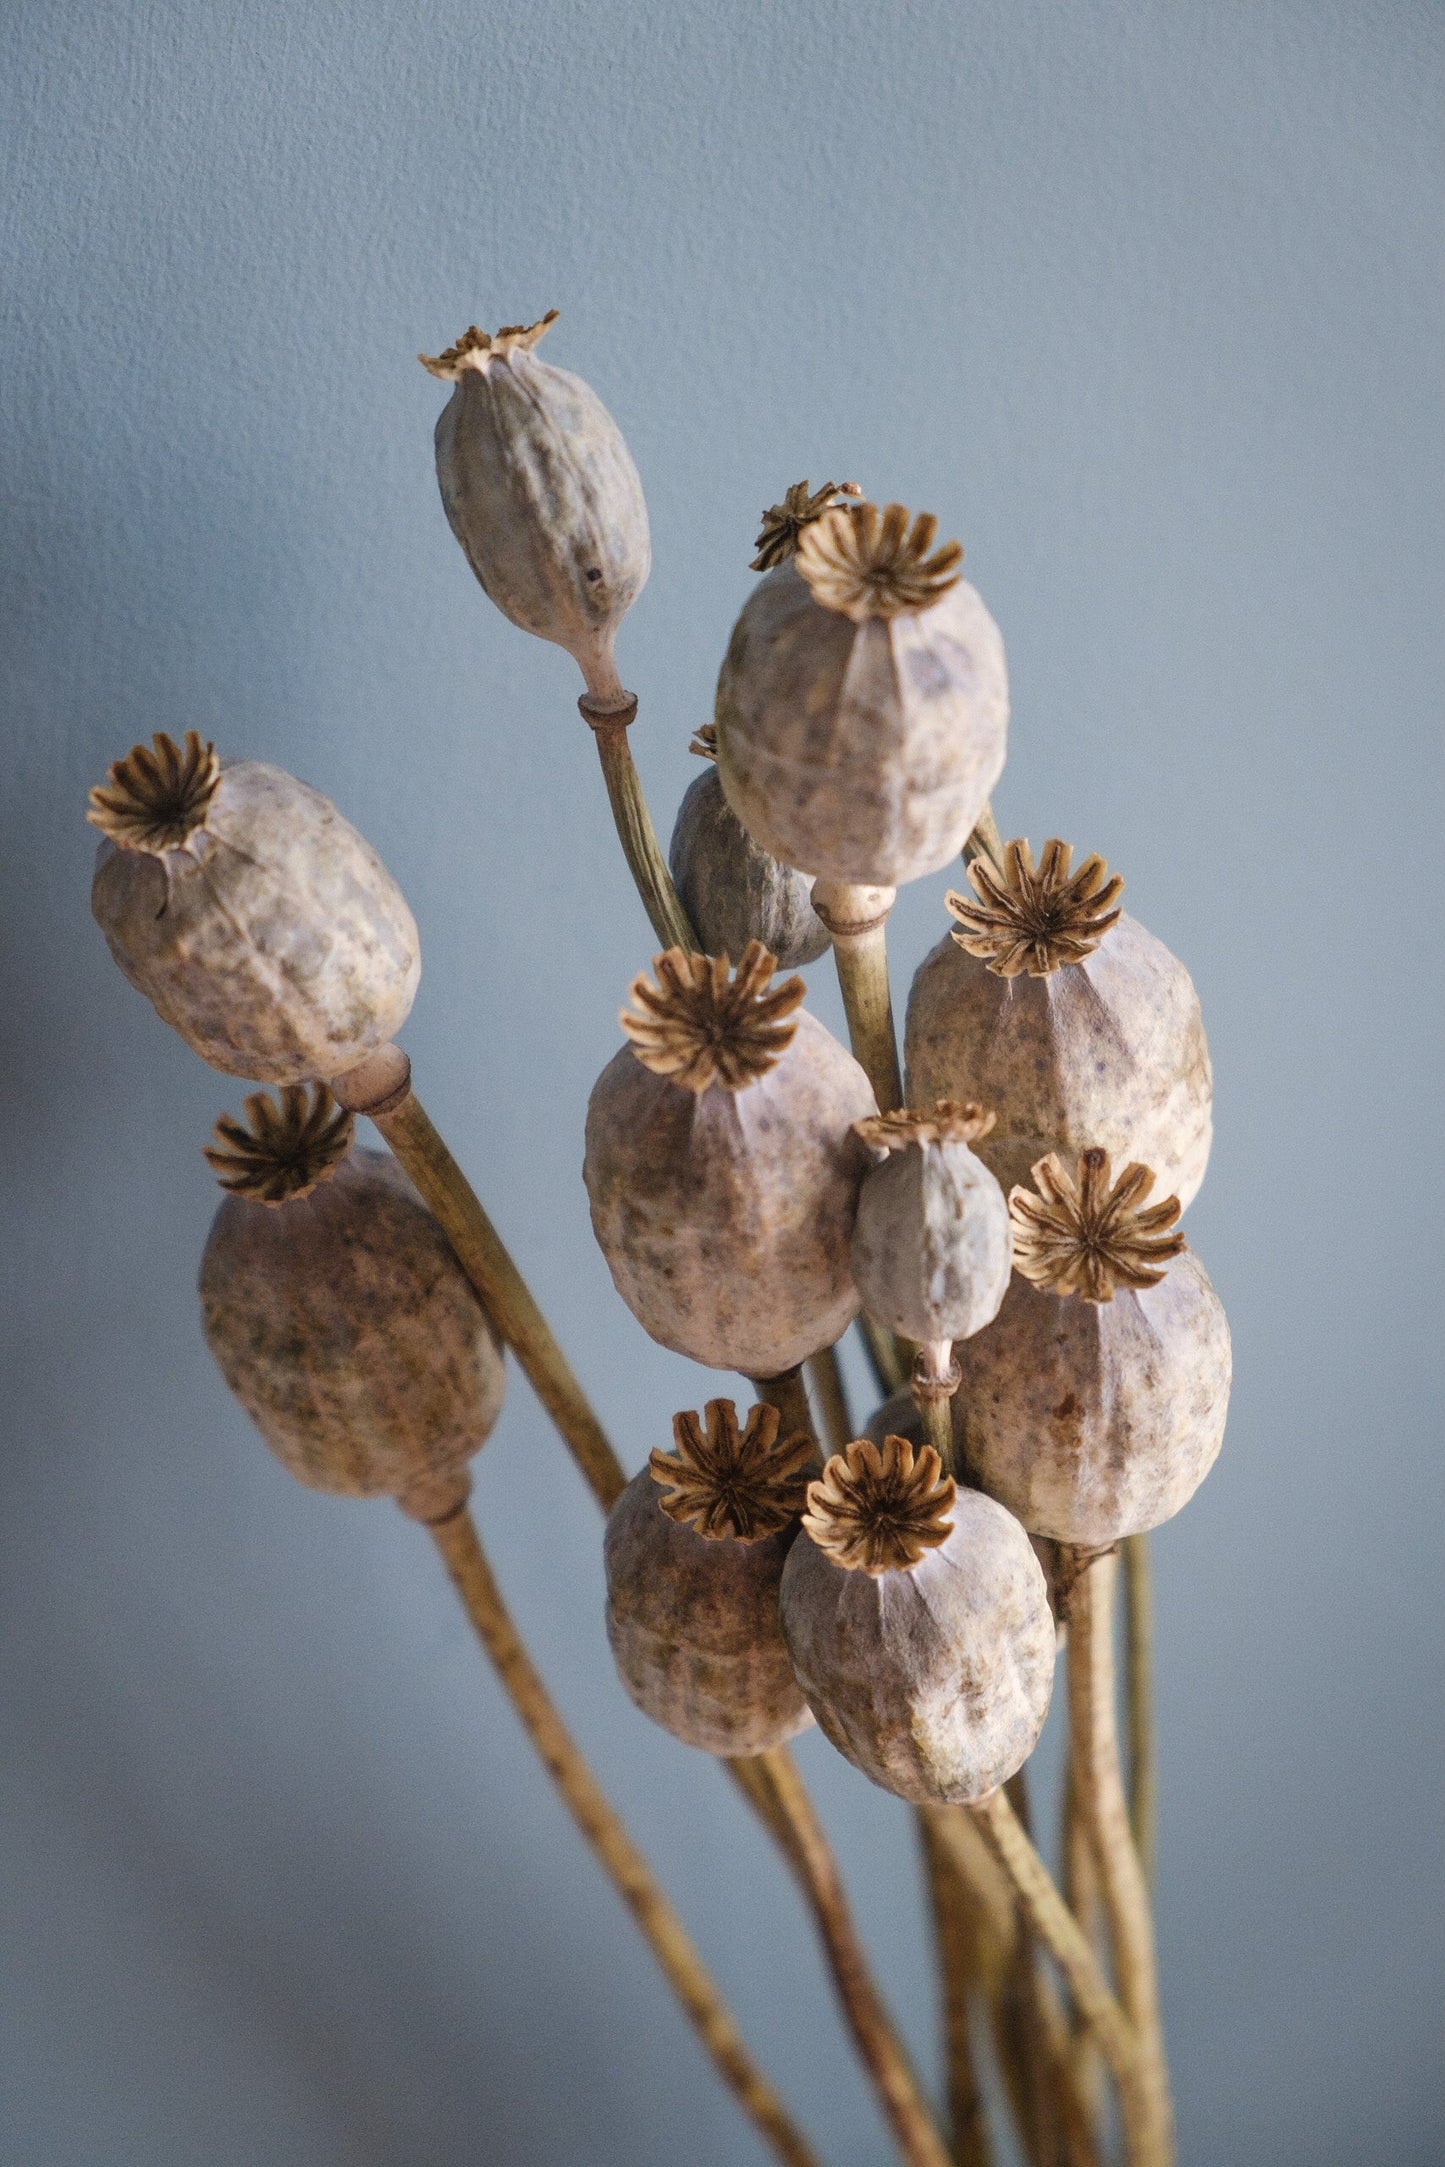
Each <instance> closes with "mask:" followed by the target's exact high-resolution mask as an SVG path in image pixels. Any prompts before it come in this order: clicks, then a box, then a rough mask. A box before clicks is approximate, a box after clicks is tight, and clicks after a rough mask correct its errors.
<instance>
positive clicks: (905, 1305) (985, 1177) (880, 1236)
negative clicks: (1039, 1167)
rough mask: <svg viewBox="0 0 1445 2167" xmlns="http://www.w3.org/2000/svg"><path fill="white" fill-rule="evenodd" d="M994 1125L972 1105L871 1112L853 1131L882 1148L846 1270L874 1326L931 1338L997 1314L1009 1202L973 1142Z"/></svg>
mask: <svg viewBox="0 0 1445 2167" xmlns="http://www.w3.org/2000/svg"><path fill="white" fill-rule="evenodd" d="M992 1127H993V1115H992V1114H991V1113H985V1112H984V1111H983V1109H982V1108H981V1107H978V1106H959V1105H955V1104H953V1103H951V1102H950V1101H948V1100H946V1099H945V1100H942V1101H940V1103H939V1104H938V1105H936V1106H934V1107H933V1109H932V1110H931V1112H928V1113H912V1112H908V1111H906V1110H905V1111H902V1112H899V1113H893V1114H877V1115H875V1116H874V1117H873V1118H872V1119H871V1120H868V1121H862V1122H860V1123H859V1124H858V1133H859V1135H860V1137H861V1138H862V1139H863V1142H864V1143H865V1144H867V1145H868V1146H869V1147H870V1148H871V1149H872V1150H874V1151H876V1152H879V1153H881V1154H882V1156H881V1158H880V1159H879V1162H878V1164H876V1165H875V1166H872V1167H870V1169H869V1171H868V1172H867V1173H866V1174H865V1175H864V1177H863V1187H862V1190H861V1192H860V1194H859V1198H858V1217H857V1221H856V1223H855V1225H854V1228H853V1248H852V1262H853V1277H854V1279H855V1280H856V1281H857V1282H858V1291H859V1293H860V1294H861V1295H862V1297H863V1307H864V1308H865V1309H866V1310H867V1312H868V1314H869V1316H870V1317H872V1318H873V1320H874V1322H875V1323H877V1324H881V1325H885V1326H886V1327H887V1329H888V1330H889V1331H891V1332H899V1333H901V1334H902V1335H903V1337H904V1338H905V1339H913V1340H918V1341H919V1342H921V1343H924V1344H934V1343H936V1342H938V1341H942V1340H953V1339H967V1338H968V1337H969V1335H970V1334H971V1333H973V1332H977V1331H979V1330H981V1329H982V1327H983V1326H984V1325H985V1324H987V1323H988V1322H989V1320H990V1318H992V1317H995V1316H997V1314H998V1307H999V1304H1000V1302H1001V1301H1002V1300H1003V1298H1004V1294H1005V1292H1006V1291H1007V1288H1008V1281H1009V1272H1010V1270H1011V1269H1012V1266H1013V1233H1012V1229H1011V1226H1010V1222H1009V1209H1008V1200H1007V1198H1006V1197H1005V1196H1004V1193H1003V1191H1002V1189H1001V1188H1000V1187H999V1185H998V1183H997V1182H996V1181H995V1180H994V1178H993V1175H992V1174H991V1173H990V1172H989V1170H988V1168H987V1167H986V1166H984V1165H983V1164H982V1163H981V1161H980V1160H979V1159H977V1158H975V1157H974V1153H973V1149H972V1147H973V1146H974V1145H975V1144H977V1143H978V1142H979V1140H980V1139H981V1138H983V1137H986V1136H987V1135H988V1133H989V1130H990V1129H991V1128H992Z"/></svg>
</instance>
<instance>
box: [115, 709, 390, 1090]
mask: <svg viewBox="0 0 1445 2167" xmlns="http://www.w3.org/2000/svg"><path fill="white" fill-rule="evenodd" d="M86 817H87V818H88V819H89V820H90V822H91V823H92V825H93V826H95V827H97V828H99V829H100V831H101V834H102V836H103V837H104V838H105V840H104V841H103V842H102V843H101V846H100V850H99V852H98V854H97V858H96V867H95V879H94V883H93V885H92V888H91V898H90V901H91V909H92V911H93V912H94V914H95V919H96V922H97V924H98V925H99V927H100V929H101V931H102V932H103V933H104V935H105V937H106V940H107V942H108V943H109V946H110V952H111V954H112V955H113V956H114V957H115V960H116V962H117V963H118V964H119V965H120V967H121V969H122V971H123V972H124V973H125V975H126V977H127V978H128V979H129V980H130V982H131V984H132V985H133V986H135V987H137V988H138V989H139V991H140V992H142V993H143V994H145V996H146V998H147V999H148V1000H149V1001H150V1002H151V1003H152V1004H153V1006H154V1007H155V1009H156V1011H157V1013H158V1014H159V1015H160V1017H161V1018H162V1020H163V1021H164V1022H166V1023H169V1024H171V1025H172V1026H173V1027H174V1028H175V1029H176V1030H177V1031H179V1032H180V1034H181V1036H182V1038H183V1039H184V1040H185V1041H186V1043H187V1045H188V1046H190V1047H191V1048H192V1049H193V1051H194V1052H196V1053H198V1054H199V1055H200V1056H201V1059H202V1060H203V1061H208V1062H209V1063H210V1065H211V1067H212V1068H219V1069H224V1070H225V1071H226V1072H227V1074H229V1075H232V1076H246V1077H250V1078H251V1079H252V1080H254V1081H255V1082H257V1083H279V1084H290V1083H303V1082H307V1081H309V1080H310V1079H311V1078H312V1077H315V1076H337V1075H340V1074H341V1073H342V1072H343V1071H344V1070H346V1069H349V1068H354V1067H355V1066H356V1065H357V1064H358V1062H360V1061H362V1060H364V1059H365V1058H366V1056H367V1055H368V1054H371V1053H374V1052H375V1051H376V1050H377V1049H378V1048H379V1047H382V1046H385V1045H387V1044H389V1042H390V1041H391V1039H392V1038H393V1037H394V1036H395V1034H396V1033H397V1032H398V1031H399V1030H400V1029H401V1026H402V1024H403V1023H404V1022H405V1021H406V1018H407V1016H408V1015H409V1014H410V1012H411V1004H412V1001H413V999H414V998H415V996H416V987H417V980H418V978H419V977H420V976H421V947H420V943H419V941H418V939H417V930H416V922H415V920H414V919H413V917H412V915H411V912H410V911H409V910H408V909H407V906H406V898H405V896H403V894H402V892H401V890H400V889H399V888H398V886H397V884H396V882H395V881H394V880H393V879H392V877H391V875H390V873H388V872H387V870H386V867H385V866H384V865H383V864H382V862H381V860H380V858H378V856H377V855H376V852H375V851H374V850H373V849H372V848H371V845H370V844H369V843H367V842H366V841H364V840H363V838H362V837H361V836H359V835H358V834H357V832H356V830H355V828H353V827H352V826H351V825H350V823H349V822H348V821H345V820H343V819H342V817H341V815H340V813H339V812H337V810H336V807H335V806H334V805H333V804H332V803H331V802H330V800H329V799H328V798H324V797H322V795H321V793H320V791H318V790H313V789H311V788H310V786H309V785H308V784H306V783H302V782H297V781H296V779H295V777H294V776H292V775H288V774H287V773H286V772H285V770H284V769H282V768H278V767H270V766H268V765H267V764H266V763H265V762H264V761H260V760H237V761H234V762H231V763H228V764H226V765H224V766H223V765H222V763H221V762H220V761H219V760H218V759H217V758H216V751H215V747H214V746H213V745H207V744H203V743H202V741H201V739H200V737H199V736H198V735H197V733H196V732H195V731H194V730H189V731H187V733H186V741H185V747H184V750H182V749H181V748H180V747H178V746H177V745H175V744H174V743H173V742H172V740H171V739H170V738H168V737H165V736H158V737H156V738H155V739H154V741H153V750H147V748H146V747H145V746H144V745H136V746H134V747H133V748H132V750H131V752H130V753H129V755H128V756H127V757H126V758H125V759H124V760H118V761H117V762H116V764H115V765H114V767H112V769H111V771H110V780H109V782H108V783H107V784H103V785H102V786H100V787H99V788H97V789H95V790H92V791H91V793H90V811H89V813H88V814H87V816H86Z"/></svg>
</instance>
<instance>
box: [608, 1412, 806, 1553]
mask: <svg viewBox="0 0 1445 2167" xmlns="http://www.w3.org/2000/svg"><path fill="white" fill-rule="evenodd" d="M779 1424H780V1417H779V1414H778V1410H777V1408H776V1407H771V1406H769V1405H768V1404H767V1402H766V1401H763V1402H760V1403H759V1405H758V1406H756V1407H754V1408H753V1410H752V1412H751V1413H750V1414H749V1416H748V1419H747V1423H746V1425H745V1426H744V1427H742V1428H739V1425H738V1411H737V1407H736V1405H735V1404H734V1402H733V1401H732V1400H709V1401H708V1403H707V1406H706V1407H705V1408H704V1410H703V1414H702V1416H701V1417H699V1416H698V1415H696V1414H692V1413H683V1414H677V1415H674V1416H673V1418H672V1436H673V1442H674V1444H675V1445H676V1447H677V1450H676V1451H675V1452H663V1451H660V1450H654V1452H653V1453H652V1456H651V1459H650V1461H649V1463H648V1464H649V1466H650V1468H651V1471H652V1479H653V1481H654V1482H655V1483H656V1484H657V1485H658V1488H659V1489H660V1490H661V1491H662V1492H663V1493H664V1494H663V1495H662V1496H661V1497H659V1499H658V1504H659V1506H660V1507H661V1509H662V1511H663V1512H665V1513H666V1515H667V1517H668V1519H669V1520H675V1521H677V1523H678V1524H679V1526H681V1527H691V1528H693V1529H695V1530H696V1532H697V1533H698V1534H699V1535H703V1536H706V1537H707V1539H708V1540H709V1541H710V1542H715V1541H721V1540H725V1539H727V1538H728V1537H731V1538H732V1539H733V1540H735V1541H737V1542H745V1543H751V1542H761V1541H762V1539H763V1537H764V1536H766V1535H776V1534H778V1533H780V1532H781V1530H782V1529H783V1528H785V1527H788V1526H790V1525H791V1524H792V1522H793V1521H794V1520H796V1519H797V1517H798V1515H799V1513H800V1512H801V1511H802V1509H803V1504H804V1501H805V1493H806V1490H807V1476H806V1473H805V1470H806V1468H807V1466H808V1463H809V1461H811V1460H812V1459H813V1440H812V1438H811V1437H809V1436H808V1435H807V1434H806V1432H803V1431H798V1432H796V1433H795V1434H794V1435H792V1436H790V1437H787V1438H785V1439H784V1440H783V1441H782V1443H781V1444H780V1443H779V1442H778V1429H779ZM813 1464H814V1465H816V1464H817V1463H816V1462H814V1463H813Z"/></svg>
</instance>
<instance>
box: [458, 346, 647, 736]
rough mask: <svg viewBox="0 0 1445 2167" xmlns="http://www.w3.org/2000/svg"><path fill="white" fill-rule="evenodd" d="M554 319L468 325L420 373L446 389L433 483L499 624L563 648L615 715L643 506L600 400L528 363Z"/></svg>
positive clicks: (640, 580)
mask: <svg viewBox="0 0 1445 2167" xmlns="http://www.w3.org/2000/svg"><path fill="white" fill-rule="evenodd" d="M556 318H557V311H556V310H555V309H550V310H549V311H548V313H547V314H546V315H545V316H544V317H542V318H541V320H540V321H539V322H537V323H534V324H530V325H526V326H523V325H521V324H507V325H504V326H503V328H502V329H501V330H500V331H498V332H496V333H492V334H489V333H487V332H485V331H479V330H478V329H477V328H476V326H475V325H473V326H472V328H471V329H470V330H469V331H466V332H464V333H463V334H462V336H461V338H459V339H458V340H457V343H456V345H455V346H449V347H448V348H447V350H446V352H445V353H444V354H439V355H436V356H435V357H433V356H429V355H427V354H422V355H420V356H419V359H420V361H421V363H422V366H423V368H425V369H428V370H430V372H431V374H432V375H433V376H435V377H438V378H440V379H441V381H442V382H443V383H448V384H451V385H452V386H453V387H454V388H453V391H452V395H451V398H450V400H449V401H448V403H447V405H446V406H445V407H443V409H442V412H441V415H440V417H439V419H438V421H437V427H436V454H437V480H438V481H439V482H440V484H441V492H442V503H443V504H444V505H445V507H446V515H447V518H448V520H449V521H450V522H451V529H452V532H453V534H454V535H455V536H456V538H457V540H458V541H459V542H460V543H461V545H462V549H463V551H464V553H465V555H466V559H467V562H468V564H469V565H470V566H471V568H472V570H473V571H474V572H475V573H476V575H477V578H478V579H479V580H480V582H481V584H482V587H483V589H484V590H485V592H486V593H487V594H488V595H489V596H490V598H491V600H492V601H493V602H495V603H496V605H497V607H498V609H499V610H501V611H502V613H503V615H504V616H507V617H510V618H511V620H512V622H513V624H515V625H520V626H521V627H522V630H523V631H524V632H534V633H535V634H536V635H537V637H538V638H539V639H544V640H552V641H554V642H555V643H556V645H557V646H559V647H565V648H566V649H567V652H568V653H569V654H570V655H572V656H573V657H574V658H575V660H576V662H577V665H578V667H579V668H580V670H581V672H582V675H583V676H584V677H585V678H586V680H587V691H588V694H589V696H590V697H591V698H592V699H594V700H596V701H598V702H599V704H601V705H603V706H611V705H616V704H617V703H619V702H620V701H621V700H622V699H623V698H624V697H625V696H624V694H623V691H622V687H621V684H620V682H619V680H618V676H617V670H616V666H615V664H614V662H613V658H612V650H613V643H614V641H615V640H616V637H617V627H618V626H619V625H620V624H621V622H622V619H623V617H624V616H625V615H626V613H627V611H628V610H629V609H630V608H631V606H632V604H633V603H634V602H635V601H636V599H637V596H638V595H639V594H640V593H641V591H642V588H643V586H644V584H645V582H646V579H647V574H648V570H649V568H650V566H651V562H652V552H651V547H650V544H649V542H648V534H647V506H646V504H645V503H644V501H643V496H642V483H641V482H640V481H639V479H638V475H637V469H636V467H635V466H634V465H633V463H632V454H631V452H629V450H628V449H627V446H626V444H625V442H624V441H623V437H622V431H621V430H620V429H619V428H618V426H617V424H616V422H615V421H614V420H613V419H612V416H611V415H610V414H609V413H608V411H607V409H606V407H605V406H604V405H603V404H602V401H601V400H600V399H599V398H598V396H597V394H596V392H595V391H593V390H592V389H591V387H590V386H589V385H587V384H584V383H583V381H582V379H581V377H580V376H573V375H572V374H571V373H570V371H569V370H567V369H557V368H553V367H552V366H551V364H550V363H548V362H546V361H540V360H539V359H538V358H537V352H536V348H537V343H538V341H539V340H540V339H541V338H542V337H543V335H544V333H545V332H546V331H547V329H548V328H549V326H550V325H551V324H553V323H555V321H556Z"/></svg>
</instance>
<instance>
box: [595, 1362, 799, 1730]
mask: <svg viewBox="0 0 1445 2167" xmlns="http://www.w3.org/2000/svg"><path fill="white" fill-rule="evenodd" d="M673 1438H674V1442H675V1444H676V1448H677V1449H676V1451H675V1452H670V1453H669V1452H656V1451H655V1452H654V1453H653V1454H652V1458H651V1462H650V1464H649V1466H647V1467H645V1468H644V1469H643V1470H642V1472H641V1474H640V1475H636V1476H634V1477H633V1479H632V1481H631V1482H630V1483H629V1484H628V1485H627V1488H626V1489H625V1490H624V1491H623V1493H622V1495H621V1497H620V1498H619V1499H618V1500H617V1503H616V1504H615V1505H614V1506H613V1508H612V1512H611V1515H610V1517H609V1519H608V1522H607V1535H606V1539H605V1542H604V1545H603V1556H604V1562H605V1565H606V1571H607V1638H608V1641H609V1643H610V1645H611V1648H612V1655H613V1659H614V1661H615V1662H616V1665H617V1672H618V1676H619V1677H620V1678H621V1680H622V1683H623V1685H624V1686H625V1687H626V1689H627V1691H628V1693H629V1695H630V1696H631V1698H632V1699H633V1700H634V1701H635V1702H636V1704H637V1706H638V1707H639V1708H640V1709H641V1710H642V1712H643V1714H644V1715H647V1716H650V1717H651V1718H652V1720H653V1722H654V1723H660V1724H661V1725H662V1727H663V1729H664V1730H667V1731H671V1733H672V1735H673V1737H674V1738H680V1739H681V1740H682V1742H683V1744H684V1745H688V1746H698V1747H700V1748H701V1749H702V1750H703V1752H705V1753H721V1754H726V1755H728V1756H729V1757H730V1758H735V1757H737V1756H740V1755H747V1754H753V1753H768V1752H771V1751H772V1749H773V1747H774V1746H781V1745H784V1744H786V1742H787V1740H788V1739H790V1738H794V1737H796V1736H797V1734H798V1732H799V1731H801V1730H806V1729H807V1727H808V1726H809V1724H811V1722H812V1720H813V1717H812V1712H811V1710H810V1709H809V1707H808V1704H807V1702H806V1701H805V1700H804V1699H803V1696H802V1694H801V1693H800V1692H799V1690H798V1684H797V1680H796V1679H795V1678H794V1676H793V1666H792V1664H791V1663H790V1661H789V1660H788V1650H787V1646H786V1644H785V1642H784V1640H783V1629H782V1626H781V1624H780V1622H779V1619H778V1587H779V1584H780V1582H781V1580H782V1577H783V1565H784V1563H785V1561H786V1559H787V1555H788V1551H789V1549H790V1547H791V1546H792V1543H793V1540H794V1537H795V1536H796V1534H797V1532H798V1516H799V1514H800V1513H801V1511H802V1509H803V1501H804V1493H805V1491H806V1488H807V1481H808V1475H809V1473H810V1472H813V1471H815V1470H816V1466H817V1461H816V1457H815V1454H814V1449H813V1441H812V1439H811V1438H810V1437H807V1436H805V1435H801V1434H800V1435H797V1436H793V1437H789V1438H785V1439H783V1440H782V1441H779V1438H778V1412H777V1409H776V1408H775V1407H770V1406H768V1405H767V1404H766V1402H764V1403H762V1404H760V1405H759V1406H756V1407H754V1408H753V1410H752V1412H751V1413H750V1415H749V1416H748V1419H747V1422H746V1424H744V1425H741V1426H740V1425H739V1422H738V1419H737V1408H736V1406H735V1405H734V1403H733V1402H732V1401H731V1400H709V1402H708V1404H707V1407H706V1409H705V1411H704V1415H703V1416H702V1417H701V1418H700V1417H699V1416H698V1415H696V1414H693V1413H685V1414H679V1415H676V1416H675V1417H674V1418H673Z"/></svg>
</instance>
